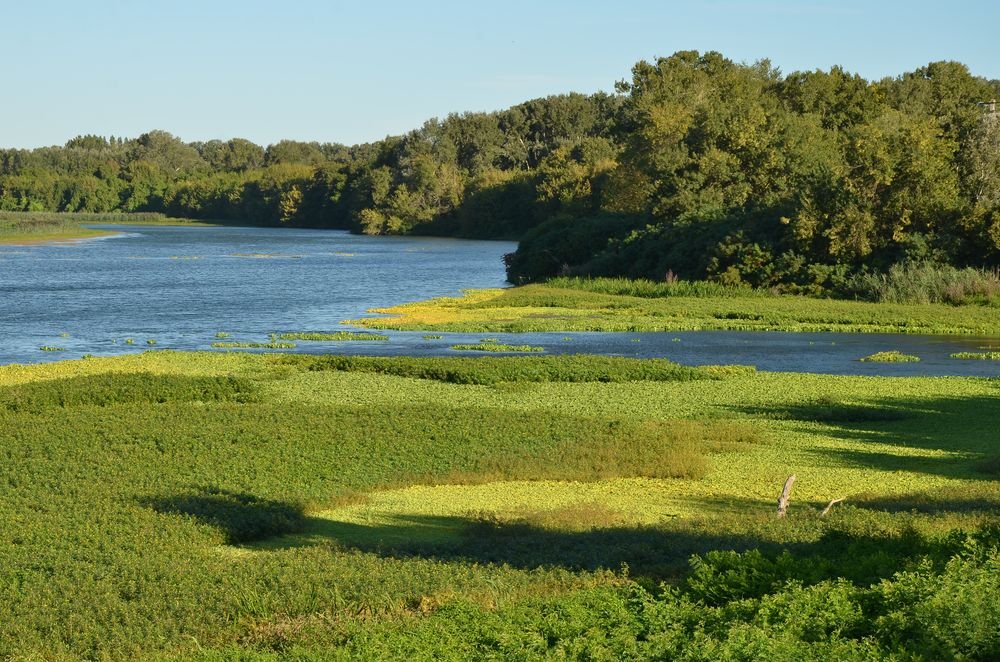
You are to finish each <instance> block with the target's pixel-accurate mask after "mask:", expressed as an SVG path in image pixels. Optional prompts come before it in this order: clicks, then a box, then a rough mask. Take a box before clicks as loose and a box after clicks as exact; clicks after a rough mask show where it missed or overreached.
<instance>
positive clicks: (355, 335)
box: [278, 331, 389, 341]
mask: <svg viewBox="0 0 1000 662" xmlns="http://www.w3.org/2000/svg"><path fill="white" fill-rule="evenodd" d="M278 337H279V338H281V339H282V340H318V341H323V340H359V341H363V340H388V339H389V336H386V335H383V334H381V333H371V332H367V331H333V332H329V331H296V332H289V333H282V334H280V335H279V336H278Z"/></svg>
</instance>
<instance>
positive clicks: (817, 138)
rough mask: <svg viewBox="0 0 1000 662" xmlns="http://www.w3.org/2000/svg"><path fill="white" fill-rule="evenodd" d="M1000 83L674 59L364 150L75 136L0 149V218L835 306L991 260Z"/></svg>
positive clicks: (962, 71)
mask: <svg viewBox="0 0 1000 662" xmlns="http://www.w3.org/2000/svg"><path fill="white" fill-rule="evenodd" d="M997 98H1000V82H998V81H995V80H993V81H991V80H986V79H984V78H981V77H976V76H974V75H972V74H971V73H970V72H969V70H968V68H967V67H965V66H964V65H962V64H960V63H956V62H936V63H932V64H929V65H927V66H926V67H922V68H920V69H918V70H916V71H914V72H911V73H906V74H903V75H901V76H899V77H896V78H888V79H885V80H881V81H877V82H873V81H868V80H865V79H863V78H861V77H859V76H857V75H852V74H849V73H847V72H845V71H844V70H843V69H840V68H838V67H834V68H832V69H831V70H829V71H814V72H796V73H792V74H788V75H783V74H781V73H780V72H779V71H778V70H777V69H775V68H774V67H772V66H771V64H770V63H769V62H767V61H761V62H758V63H755V64H752V65H745V64H737V63H734V62H732V61H730V60H728V59H726V58H724V57H723V56H722V55H720V54H718V53H714V52H711V53H705V54H700V53H698V52H694V51H686V52H679V53H676V54H674V55H672V56H670V57H667V58H661V59H658V60H657V61H656V62H639V63H638V64H636V65H635V67H634V68H633V71H632V79H631V82H622V83H620V84H619V86H618V90H617V93H616V94H593V95H581V94H566V95H559V96H552V97H548V98H544V99H535V100H532V101H528V102H525V103H522V104H519V105H517V106H514V107H512V108H509V109H506V110H502V111H498V112H492V113H465V114H453V115H449V116H448V117H446V118H445V119H443V120H438V119H432V120H430V121H428V122H426V123H425V124H424V125H423V126H422V127H420V128H419V129H416V130H414V131H411V132H410V133H408V134H406V135H403V136H392V137H387V138H385V139H384V140H381V141H378V142H375V143H371V144H365V145H357V146H353V147H347V146H344V145H337V144H318V143H303V142H295V141H282V142H279V143H277V144H274V145H270V146H268V147H266V148H264V147H261V146H259V145H255V144H254V143H252V142H250V141H247V140H243V139H239V138H234V139H232V140H229V141H226V142H223V141H219V140H213V141H209V142H205V143H184V142H182V141H181V140H179V139H178V138H176V137H174V136H172V135H171V134H169V133H166V132H164V131H151V132H149V133H146V134H143V135H141V136H139V137H138V138H135V139H127V140H125V139H121V138H113V137H112V138H108V139H106V138H102V137H97V136H81V137H78V138H74V139H73V140H70V141H69V142H68V143H66V145H65V146H63V147H52V148H41V149H35V150H0V210H39V211H93V212H101V211H118V210H121V211H159V212H165V213H168V214H171V215H175V216H182V217H190V218H200V219H218V220H233V221H242V222H249V223H255V224H264V225H281V224H284V225H295V226H308V227H332V228H343V229H350V230H352V231H355V232H364V233H369V234H410V233H423V234H436V235H450V236H463V237H479V238H500V237H502V238H512V239H521V245H520V247H519V249H518V251H517V252H516V253H514V254H512V255H511V256H509V257H508V274H509V277H510V279H511V280H512V281H513V282H528V281H533V280H538V279H543V278H547V277H549V276H552V275H556V274H589V275H627V276H636V277H638V276H642V277H647V278H654V279H663V278H666V277H681V278H687V279H700V278H709V279H713V280H717V281H721V282H724V283H729V284H750V285H754V286H764V287H781V288H785V289H789V290H801V291H823V290H825V289H827V288H831V287H834V288H835V287H836V285H837V284H838V283H839V282H841V281H843V280H844V279H845V278H847V277H849V276H850V275H852V274H856V273H858V272H859V271H865V270H867V271H875V272H878V271H885V270H887V269H888V268H889V267H890V266H891V265H893V264H898V263H902V262H933V263H940V264H950V265H955V266H967V265H971V266H981V267H995V266H997V265H998V264H1000V108H997V107H996V106H995V105H990V104H989V102H990V101H992V100H994V99H997Z"/></svg>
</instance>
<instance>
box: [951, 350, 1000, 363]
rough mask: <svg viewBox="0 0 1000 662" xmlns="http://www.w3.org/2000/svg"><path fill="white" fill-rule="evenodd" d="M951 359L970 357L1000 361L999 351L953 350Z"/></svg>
mask: <svg viewBox="0 0 1000 662" xmlns="http://www.w3.org/2000/svg"><path fill="white" fill-rule="evenodd" d="M951 358H953V359H971V360H976V361H1000V352H955V353H954V354H952V355H951Z"/></svg>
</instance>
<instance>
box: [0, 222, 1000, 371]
mask: <svg viewBox="0 0 1000 662" xmlns="http://www.w3.org/2000/svg"><path fill="white" fill-rule="evenodd" d="M100 227H107V228H112V229H118V230H120V231H121V232H122V234H120V235H118V236H115V237H112V238H106V239H99V240H89V241H83V242H78V243H67V244H50V245H36V246H0V338H2V342H0V364H7V363H37V362H42V361H54V360H59V359H66V358H79V357H80V356H83V355H84V354H93V355H113V354H125V353H131V352H138V351H144V350H147V349H149V348H150V346H149V345H147V340H148V339H153V340H155V341H156V344H155V347H156V348H157V349H163V348H170V349H211V343H212V342H215V341H216V340H217V338H216V337H215V335H216V333H218V332H225V333H229V334H230V337H229V338H226V340H249V341H266V340H267V335H268V334H269V333H281V332H284V331H307V330H337V329H339V328H344V327H343V326H341V325H339V322H340V321H342V320H345V319H356V318H358V317H363V316H365V315H366V314H367V313H366V311H367V310H368V309H369V308H375V307H384V306H391V305H395V304H399V303H403V302H406V301H414V300H419V299H426V298H429V297H434V296H454V295H457V294H459V293H460V291H461V290H462V289H465V288H481V287H503V286H504V285H505V282H504V270H503V264H502V262H501V256H502V255H503V254H504V253H507V252H510V251H512V250H514V248H515V244H513V243H510V242H485V241H464V240H457V239H438V238H416V237H364V236H358V235H351V234H348V233H346V232H337V231H328V230H296V229H286V228H233V227H224V228H195V227H170V226H153V227H138V226H100ZM385 333H386V335H388V336H389V340H388V341H385V342H325V343H309V342H300V343H299V349H298V350H296V351H304V352H316V353H319V352H331V353H341V354H376V355H399V354H406V355H415V356H442V355H446V356H456V355H460V354H471V355H477V354H478V353H475V352H471V353H469V352H456V351H454V350H451V349H450V346H451V345H453V344H456V343H459V342H462V343H467V342H476V341H478V340H479V339H481V338H482V337H484V335H486V334H458V333H444V334H441V335H442V336H443V337H442V338H440V339H431V340H428V339H425V338H424V335H425V334H424V333H423V332H415V333H414V332H395V331H389V332H385ZM488 335H489V336H490V337H493V338H498V339H499V340H500V341H501V342H510V343H514V344H531V345H537V346H541V347H544V348H545V351H546V352H547V353H550V354H574V353H596V354H608V355H617V356H631V357H666V358H669V359H672V360H674V361H678V362H680V363H685V364H689V365H704V364H719V363H726V364H728V363H740V364H746V365H756V366H757V367H758V369H761V370H789V371H808V372H821V373H831V374H858V375H974V376H990V377H994V376H998V375H1000V362H989V361H959V360H956V359H951V358H949V354H951V353H952V352H957V351H982V348H985V347H991V348H993V349H996V348H997V347H998V346H1000V338H969V337H956V336H903V335H882V334H877V335H876V334H835V333H810V334H805V333H777V332H728V331H704V332H678V333H670V332H668V333H526V334H488ZM127 338H131V339H133V342H134V344H132V345H128V344H126V342H125V341H126V339H127ZM43 345H47V346H56V347H62V348H64V350H63V351H58V352H45V351H41V350H40V349H39V348H40V347H41V346H43ZM890 349H898V350H900V351H903V352H904V353H908V354H916V355H917V356H920V357H921V359H922V360H921V361H920V362H919V363H903V364H869V363H859V362H858V360H857V359H858V358H860V357H862V356H866V355H868V354H871V353H873V352H877V351H883V350H890ZM220 351H221V350H220Z"/></svg>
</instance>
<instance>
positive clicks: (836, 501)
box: [819, 497, 847, 517]
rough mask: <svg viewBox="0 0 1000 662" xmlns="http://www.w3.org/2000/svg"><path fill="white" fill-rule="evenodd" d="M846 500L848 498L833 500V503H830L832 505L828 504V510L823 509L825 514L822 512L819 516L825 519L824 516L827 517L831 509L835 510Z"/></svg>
mask: <svg viewBox="0 0 1000 662" xmlns="http://www.w3.org/2000/svg"><path fill="white" fill-rule="evenodd" d="M846 498H847V497H840V498H839V499H833V500H832V501H830V503H828V504H826V508H824V509H823V512H821V513H820V514H819V516H820V517H823V516H824V515H826V514H827V513H828V512H830V509H831V508H833V507H834V506H835V505H837V504H838V503H840V502H841V501H843V500H844V499H846Z"/></svg>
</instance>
